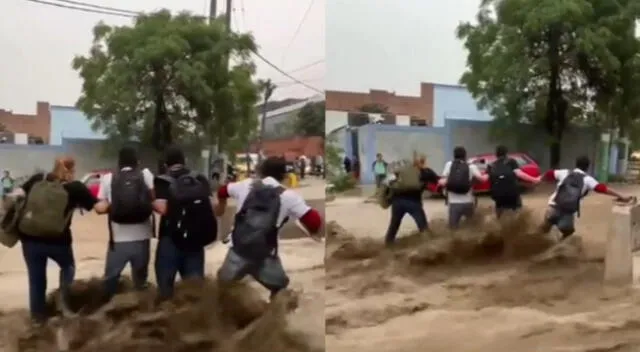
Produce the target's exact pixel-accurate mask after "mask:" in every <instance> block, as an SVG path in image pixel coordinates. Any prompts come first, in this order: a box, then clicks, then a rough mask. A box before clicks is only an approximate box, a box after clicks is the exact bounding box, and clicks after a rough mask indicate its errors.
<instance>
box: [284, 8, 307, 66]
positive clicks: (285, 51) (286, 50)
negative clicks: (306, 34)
mask: <svg viewBox="0 0 640 352" xmlns="http://www.w3.org/2000/svg"><path fill="white" fill-rule="evenodd" d="M314 2H315V0H310V1H309V6H307V9H306V10H305V11H304V14H303V15H302V19H300V22H299V23H298V27H297V28H296V30H295V32H293V37H291V40H289V44H287V47H286V49H284V53H283V54H282V61H283V62H284V58H285V56H286V55H287V53H288V52H289V49H291V46H292V45H293V42H294V41H295V40H296V38H297V37H298V34H299V33H300V29H302V25H303V24H304V22H305V21H306V20H307V16H309V12H311V8H312V7H313V4H314Z"/></svg>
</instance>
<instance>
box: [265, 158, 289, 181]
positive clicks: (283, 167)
mask: <svg viewBox="0 0 640 352" xmlns="http://www.w3.org/2000/svg"><path fill="white" fill-rule="evenodd" d="M286 175H287V162H286V161H285V159H284V158H281V157H277V156H271V157H268V158H267V159H265V160H264V161H263V162H262V164H260V176H261V177H273V178H275V179H276V181H278V182H282V181H284V179H285V176H286Z"/></svg>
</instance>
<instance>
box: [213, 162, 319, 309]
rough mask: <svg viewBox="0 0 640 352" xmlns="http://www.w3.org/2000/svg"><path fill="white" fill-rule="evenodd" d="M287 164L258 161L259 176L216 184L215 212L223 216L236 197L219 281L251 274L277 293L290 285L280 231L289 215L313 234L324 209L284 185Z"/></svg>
mask: <svg viewBox="0 0 640 352" xmlns="http://www.w3.org/2000/svg"><path fill="white" fill-rule="evenodd" d="M286 174H287V171H286V163H285V161H284V159H282V158H278V157H271V158H267V159H266V160H265V161H264V162H263V163H262V165H260V170H259V175H258V177H259V178H258V179H246V180H243V181H240V182H235V183H230V184H228V185H224V186H222V187H220V188H219V189H218V204H217V206H216V215H218V216H222V215H224V213H225V211H226V207H227V200H228V199H229V198H232V199H234V200H235V201H236V204H237V205H236V206H237V208H236V215H235V221H234V227H233V230H232V232H231V240H230V243H229V245H230V248H229V250H228V252H227V255H226V257H225V259H224V261H223V263H222V266H221V267H220V269H219V270H218V279H219V280H220V281H221V282H227V283H228V282H233V281H237V280H241V279H242V278H244V277H245V276H247V275H250V276H252V277H253V278H254V279H255V280H256V281H258V282H259V283H260V284H262V286H264V287H265V288H267V289H268V290H269V291H270V292H271V296H272V297H273V296H274V295H275V294H276V293H278V292H279V291H281V290H283V289H285V288H286V287H287V286H288V285H289V277H288V276H287V274H286V273H285V271H284V268H283V266H282V262H281V260H280V256H279V254H278V231H279V230H280V228H282V226H283V225H284V223H285V222H287V221H288V219H290V218H294V219H297V220H299V222H300V223H301V224H302V225H303V226H304V229H305V230H306V231H307V232H309V233H310V234H312V235H313V234H317V233H318V232H319V231H320V229H321V227H322V217H321V216H320V213H319V212H318V211H317V210H315V209H313V208H311V207H309V205H307V203H306V202H305V201H304V199H303V198H302V197H301V196H300V195H299V194H298V193H296V192H294V191H292V190H289V189H286V188H284V187H283V186H282V182H283V181H284V179H285V177H286Z"/></svg>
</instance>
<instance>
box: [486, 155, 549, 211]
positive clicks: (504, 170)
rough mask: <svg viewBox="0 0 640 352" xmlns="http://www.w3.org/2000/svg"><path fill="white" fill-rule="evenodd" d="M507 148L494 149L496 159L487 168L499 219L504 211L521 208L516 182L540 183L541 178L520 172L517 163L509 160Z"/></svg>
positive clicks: (518, 188) (518, 187)
mask: <svg viewBox="0 0 640 352" xmlns="http://www.w3.org/2000/svg"><path fill="white" fill-rule="evenodd" d="M508 152H509V151H508V149H507V147H505V146H503V145H500V146H498V147H496V158H497V160H496V161H494V162H493V163H492V164H491V165H489V166H488V169H487V172H488V174H489V183H490V193H491V198H492V199H493V201H494V203H495V210H496V216H497V217H500V215H502V214H503V213H504V212H505V211H516V210H519V209H520V208H522V197H521V196H520V185H519V184H518V181H524V182H530V183H533V184H538V183H540V180H541V179H542V176H540V177H532V176H529V175H527V173H525V172H524V171H522V170H520V166H518V162H516V161H515V160H513V159H511V158H509V156H508Z"/></svg>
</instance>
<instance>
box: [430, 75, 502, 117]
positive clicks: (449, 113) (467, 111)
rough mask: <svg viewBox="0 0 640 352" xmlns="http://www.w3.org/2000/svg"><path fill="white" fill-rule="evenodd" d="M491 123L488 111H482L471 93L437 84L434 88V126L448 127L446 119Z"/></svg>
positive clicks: (459, 88)
mask: <svg viewBox="0 0 640 352" xmlns="http://www.w3.org/2000/svg"><path fill="white" fill-rule="evenodd" d="M447 118H449V119H459V120H473V121H491V120H492V117H491V115H490V114H489V112H487V111H480V110H478V108H477V106H476V101H475V100H474V99H473V97H472V96H471V94H470V93H469V91H467V89H466V88H464V87H461V86H451V85H444V84H435V85H434V87H433V126H434V127H444V126H446V123H445V121H446V119H447Z"/></svg>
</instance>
